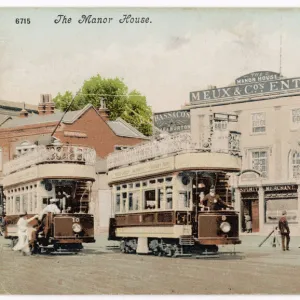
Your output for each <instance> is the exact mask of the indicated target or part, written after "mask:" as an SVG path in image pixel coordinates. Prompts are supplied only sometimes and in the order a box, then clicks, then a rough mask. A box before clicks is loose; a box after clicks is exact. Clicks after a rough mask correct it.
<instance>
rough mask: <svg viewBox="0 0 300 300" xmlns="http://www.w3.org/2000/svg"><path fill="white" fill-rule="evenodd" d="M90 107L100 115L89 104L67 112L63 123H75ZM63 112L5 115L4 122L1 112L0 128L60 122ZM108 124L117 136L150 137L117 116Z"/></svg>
mask: <svg viewBox="0 0 300 300" xmlns="http://www.w3.org/2000/svg"><path fill="white" fill-rule="evenodd" d="M90 108H93V109H94V110H95V111H96V112H97V114H98V115H99V112H98V111H97V110H96V109H95V108H94V106H93V105H92V104H87V105H86V106H85V107H84V108H83V109H81V110H74V111H68V112H67V113H66V114H65V116H64V118H63V120H62V123H64V124H73V123H74V122H75V121H76V120H77V119H78V118H80V117H81V116H82V115H83V114H84V113H85V112H86V111H88V110H89V109H90ZM63 114H64V112H61V111H59V112H55V113H54V114H49V115H37V114H30V115H29V116H28V117H26V118H20V117H9V116H5V117H6V119H5V117H3V119H5V120H4V121H3V122H1V114H0V129H1V128H14V127H23V126H28V125H38V124H46V123H55V122H57V123H58V122H59V121H60V119H61V118H62V116H63ZM99 116H100V115H99ZM100 117H101V116H100ZM106 124H107V125H108V126H109V128H110V129H111V130H112V131H113V132H114V133H115V134H116V135H117V136H121V137H129V138H140V139H148V137H146V136H144V135H143V134H142V133H141V132H139V131H138V130H137V129H136V128H134V127H133V126H131V125H130V124H129V123H127V122H126V121H124V120H123V119H121V118H117V119H116V120H115V121H107V122H106Z"/></svg>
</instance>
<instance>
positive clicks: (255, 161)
mask: <svg viewBox="0 0 300 300" xmlns="http://www.w3.org/2000/svg"><path fill="white" fill-rule="evenodd" d="M251 165H252V166H251V167H252V169H253V170H256V171H258V172H260V173H261V175H262V177H268V152H267V151H253V152H252V162H251Z"/></svg>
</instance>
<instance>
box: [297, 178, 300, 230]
mask: <svg viewBox="0 0 300 300" xmlns="http://www.w3.org/2000/svg"><path fill="white" fill-rule="evenodd" d="M297 193H298V203H297V209H298V211H297V220H298V226H297V227H298V230H297V234H298V233H300V221H299V218H300V184H298V189H297Z"/></svg>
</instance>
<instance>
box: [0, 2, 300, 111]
mask: <svg viewBox="0 0 300 300" xmlns="http://www.w3.org/2000/svg"><path fill="white" fill-rule="evenodd" d="M59 14H63V15H66V16H67V17H68V18H72V22H71V23H70V24H61V23H60V24H55V23H54V20H55V19H56V18H57V16H58V15H59ZM83 14H85V15H90V14H91V15H93V17H112V18H113V21H112V22H111V23H110V24H79V23H78V20H79V19H81V16H82V15H83ZM124 14H127V15H128V14H131V15H132V16H134V17H149V19H150V20H151V23H148V24H121V23H119V19H122V17H123V15H124ZM16 18H30V20H31V23H30V24H22V25H21V24H19V25H17V24H16V23H15V19H16ZM0 20H1V27H0V68H1V70H0V99H1V100H8V101H18V102H26V103H30V104H38V102H39V99H40V94H42V93H50V94H52V96H53V97H55V96H56V95H57V93H58V92H60V93H64V92H65V91H66V90H70V91H72V92H76V91H77V90H78V89H79V88H80V87H81V86H82V84H83V82H84V81H85V80H88V79H89V78H90V77H91V76H95V75H97V74H100V75H101V76H103V77H110V78H115V77H119V78H123V79H124V82H125V83H126V84H127V85H128V87H129V90H133V89H136V90H138V91H140V92H141V93H142V94H143V95H145V96H146V97H147V102H148V104H149V105H150V106H151V107H152V109H153V111H154V112H160V111H167V110H174V109H180V108H181V106H182V105H184V104H185V103H188V102H189V93H190V92H191V91H197V90H204V89H207V87H208V86H209V85H215V86H218V87H223V86H228V85H230V84H232V83H233V82H234V81H235V79H236V78H238V77H240V76H242V75H244V74H247V73H250V72H254V71H274V72H279V70H280V36H281V37H282V62H281V68H282V75H283V76H285V77H299V76H300V55H298V53H299V49H300V34H299V28H300V9H288V8H286V9H282V8H281V9H279V8H278V9H274V8H265V9H264V8H262V9H253V8H249V9H247V8H224V9H221V8H207V9H205V8H186V9H183V8H166V9H164V8H140V9H136V8H124V9H122V8H0Z"/></svg>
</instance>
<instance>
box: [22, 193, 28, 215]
mask: <svg viewBox="0 0 300 300" xmlns="http://www.w3.org/2000/svg"><path fill="white" fill-rule="evenodd" d="M27 200H28V199H27V194H25V195H23V210H25V211H28V207H27V205H28V202H27Z"/></svg>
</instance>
